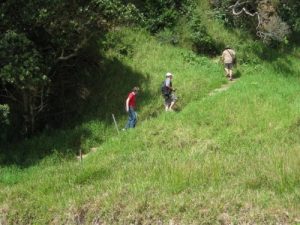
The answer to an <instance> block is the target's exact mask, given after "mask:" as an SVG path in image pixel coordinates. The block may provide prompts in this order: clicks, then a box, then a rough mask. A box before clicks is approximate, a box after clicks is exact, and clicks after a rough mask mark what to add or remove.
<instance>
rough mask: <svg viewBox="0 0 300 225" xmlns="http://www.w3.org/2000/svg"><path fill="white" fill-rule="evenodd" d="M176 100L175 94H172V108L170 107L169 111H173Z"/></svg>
mask: <svg viewBox="0 0 300 225" xmlns="http://www.w3.org/2000/svg"><path fill="white" fill-rule="evenodd" d="M176 100H177V97H176V95H175V94H172V95H171V103H170V107H169V110H170V111H173V106H174V105H175V103H176Z"/></svg>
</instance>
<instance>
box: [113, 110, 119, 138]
mask: <svg viewBox="0 0 300 225" xmlns="http://www.w3.org/2000/svg"><path fill="white" fill-rule="evenodd" d="M111 115H112V118H113V120H114V123H115V127H116V130H117V132H118V134H120V132H119V128H118V124H117V121H116V118H115V115H114V114H111Z"/></svg>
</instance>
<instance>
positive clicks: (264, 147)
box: [0, 30, 300, 224]
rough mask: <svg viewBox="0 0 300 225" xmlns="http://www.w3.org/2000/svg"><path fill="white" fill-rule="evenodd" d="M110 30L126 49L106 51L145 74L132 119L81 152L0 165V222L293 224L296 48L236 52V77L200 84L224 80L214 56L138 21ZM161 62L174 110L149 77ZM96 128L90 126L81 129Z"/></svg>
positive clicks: (299, 109)
mask: <svg viewBox="0 0 300 225" xmlns="http://www.w3.org/2000/svg"><path fill="white" fill-rule="evenodd" d="M116 32H121V34H122V35H118V36H122V40H121V41H122V43H123V44H124V45H125V46H128V47H127V50H129V51H128V54H125V55H124V54H122V52H120V51H119V50H118V49H114V50H112V51H111V52H110V51H108V53H107V57H108V58H111V59H112V60H113V59H117V60H119V61H121V62H122V63H123V64H124V65H126V66H128V67H129V68H131V69H132V70H133V71H136V72H137V73H138V74H140V75H141V76H143V77H144V80H145V82H143V83H141V87H142V90H143V92H142V94H141V95H140V96H139V99H138V101H139V102H138V103H139V105H140V107H139V110H138V111H139V114H140V117H139V118H140V121H139V124H138V127H137V128H136V129H134V130H130V131H128V132H123V133H121V134H120V135H119V136H111V137H110V138H108V140H107V141H105V142H103V143H102V142H100V143H99V145H98V146H94V147H97V152H96V153H91V154H89V155H88V157H87V158H85V159H84V161H83V162H82V163H80V162H78V161H76V160H75V159H74V160H66V159H64V158H61V157H60V155H59V154H53V155H52V156H49V157H48V158H45V159H44V160H42V161H40V163H38V164H36V165H34V166H31V167H29V168H27V169H23V170H21V169H18V168H15V167H5V168H1V175H0V223H1V224H217V223H218V221H221V224H222V223H223V222H224V223H223V224H229V223H230V222H229V221H231V222H232V223H233V224H295V223H296V224H297V223H298V222H299V219H300V214H299V212H300V179H299V177H300V152H299V149H300V145H299V143H300V125H299V124H300V85H299V83H300V76H299V73H300V68H299V65H298V64H297V59H296V57H295V56H293V55H290V56H281V57H278V58H277V59H273V61H272V62H263V61H259V63H255V64H243V65H242V66H240V67H239V71H238V73H239V74H240V78H239V79H238V80H237V81H236V82H235V83H234V84H233V85H232V86H231V87H230V88H229V89H228V90H227V91H224V92H220V93H216V94H215V95H212V96H211V95H209V93H210V92H211V91H213V90H214V89H216V88H218V87H220V86H221V85H222V84H223V83H226V82H227V81H226V79H225V77H224V76H223V70H222V66H221V65H220V64H218V62H217V60H214V59H208V58H205V57H200V56H196V55H194V54H193V53H192V52H190V51H188V50H185V49H181V48H176V47H172V46H169V45H163V44H160V43H158V42H156V40H155V39H154V38H152V37H150V36H148V35H147V34H146V33H145V32H141V31H128V30H120V31H116ZM129 56H130V57H129ZM167 71H171V72H173V73H174V74H175V77H174V85H175V86H176V87H177V88H178V95H179V97H180V98H179V104H178V109H177V111H178V112H176V113H166V112H163V106H162V99H161V97H160V93H159V86H160V83H161V82H162V80H163V78H164V74H165V72H167ZM118 72H120V71H119V70H118V68H115V71H110V73H113V74H117V73H118ZM236 72H237V71H236ZM125 75H126V74H124V76H125ZM114 83H115V84H116V88H117V86H118V85H122V83H121V82H118V81H114ZM129 88H131V87H129ZM116 97H121V96H116ZM125 119H126V117H125V116H123V117H121V119H120V122H122V123H125ZM91 127H92V126H90V127H87V128H91ZM98 129H100V127H97V126H95V127H93V129H90V130H89V131H90V132H91V137H92V138H93V137H94V136H95V137H96V136H97V134H99V130H98ZM95 140H96V139H94V141H93V142H92V143H93V144H97V141H95ZM87 141H88V140H87ZM100 144H101V145H100ZM226 221H227V222H228V223H225V222H226ZM297 221H298V222H297Z"/></svg>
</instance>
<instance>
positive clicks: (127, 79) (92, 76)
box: [0, 58, 152, 167]
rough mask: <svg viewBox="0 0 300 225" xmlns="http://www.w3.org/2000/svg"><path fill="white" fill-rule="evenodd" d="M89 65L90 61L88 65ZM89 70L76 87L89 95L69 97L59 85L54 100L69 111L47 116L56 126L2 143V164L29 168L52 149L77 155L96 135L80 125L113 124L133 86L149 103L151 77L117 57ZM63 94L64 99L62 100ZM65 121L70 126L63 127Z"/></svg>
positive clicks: (122, 112) (142, 102) (139, 99)
mask: <svg viewBox="0 0 300 225" xmlns="http://www.w3.org/2000/svg"><path fill="white" fill-rule="evenodd" d="M89 65H90V64H88V63H87V65H85V66H89ZM81 66H82V65H81ZM77 69H78V70H79V69H80V68H78V67H76V66H75V67H74V68H73V70H74V73H76V70H77ZM87 70H88V72H86V73H85V74H84V73H83V74H81V75H80V77H79V78H78V79H77V80H78V84H79V85H78V86H76V87H80V86H82V87H84V90H86V93H87V94H86V96H85V97H84V98H80V94H81V93H79V95H78V96H79V97H74V98H72V99H71V100H70V99H69V98H67V97H66V93H65V92H64V93H61V92H59V88H58V90H57V92H56V94H55V95H54V97H53V99H54V100H53V101H59V102H60V104H62V105H64V106H65V108H64V109H65V111H66V112H67V113H66V114H51V115H52V116H53V117H52V118H51V117H48V118H47V119H48V120H49V121H54V123H53V124H54V125H53V124H51V125H50V126H52V127H51V128H50V129H44V131H43V132H41V133H40V134H38V135H36V136H34V137H32V138H30V139H28V140H23V141H21V142H20V143H14V144H13V143H10V144H6V145H5V146H2V147H1V153H0V164H2V165H17V166H20V167H29V166H32V165H35V164H37V163H38V162H40V161H41V160H42V159H44V158H45V157H47V156H49V155H51V154H52V153H53V152H58V155H61V156H62V157H63V158H64V157H73V158H74V155H75V154H76V155H77V154H78V152H79V150H80V148H81V146H82V142H83V141H84V140H86V139H89V138H91V137H92V136H93V134H92V131H91V130H90V129H87V128H84V126H81V125H82V123H85V122H86V123H88V122H89V121H98V122H99V123H101V124H102V125H101V127H97V128H96V129H106V128H105V127H111V125H112V123H113V121H112V114H115V115H116V117H117V118H119V117H121V116H122V115H123V116H124V115H126V113H125V100H126V98H127V95H128V93H129V92H130V91H131V89H132V88H133V87H134V86H139V87H143V89H142V90H141V92H140V95H139V96H138V97H137V103H138V105H147V104H149V100H151V99H152V95H151V93H150V92H149V90H148V80H149V76H148V75H143V74H141V73H138V72H136V71H134V70H133V69H132V68H130V67H128V66H126V65H124V64H123V63H122V62H121V61H120V60H118V59H116V58H114V59H103V60H102V61H101V63H100V64H99V65H97V66H94V67H93V68H89V69H87ZM82 71H83V70H81V72H82ZM77 72H78V71H77ZM87 74H88V75H87ZM84 75H86V76H84ZM72 88H74V87H71V88H70V90H69V91H70V94H69V95H70V96H72V94H76V92H78V88H77V90H76V88H75V90H72ZM65 90H66V89H65ZM63 97H64V99H62V98H63ZM68 101H70V102H68ZM66 120H67V122H66ZM70 121H71V122H70ZM64 123H66V124H67V125H66V126H63V125H64ZM60 125H61V126H60ZM62 128H63V129H62ZM99 133H100V134H102V133H101V132H99ZM97 134H98V133H97ZM94 136H95V134H94ZM99 136H101V135H99ZM103 141H105V137H97V144H98V145H99V144H101V143H102V142H103Z"/></svg>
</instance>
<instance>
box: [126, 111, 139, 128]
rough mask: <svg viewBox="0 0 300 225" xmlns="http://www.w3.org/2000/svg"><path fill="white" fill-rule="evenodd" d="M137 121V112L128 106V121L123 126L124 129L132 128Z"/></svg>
mask: <svg viewBox="0 0 300 225" xmlns="http://www.w3.org/2000/svg"><path fill="white" fill-rule="evenodd" d="M136 122H137V114H136V112H135V111H134V109H133V108H132V107H129V111H128V122H127V124H126V126H125V128H126V129H128V128H134V127H135V125H136Z"/></svg>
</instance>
